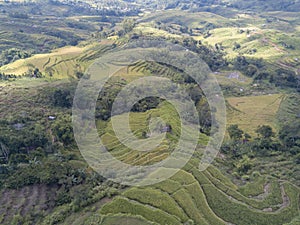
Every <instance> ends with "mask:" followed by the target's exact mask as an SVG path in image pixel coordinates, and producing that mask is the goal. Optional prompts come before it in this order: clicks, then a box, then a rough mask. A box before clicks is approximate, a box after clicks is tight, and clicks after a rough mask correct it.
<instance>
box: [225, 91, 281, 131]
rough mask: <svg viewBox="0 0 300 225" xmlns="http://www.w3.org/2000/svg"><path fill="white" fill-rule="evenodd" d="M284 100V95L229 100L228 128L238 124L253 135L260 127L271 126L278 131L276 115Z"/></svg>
mask: <svg viewBox="0 0 300 225" xmlns="http://www.w3.org/2000/svg"><path fill="white" fill-rule="evenodd" d="M283 98H284V96H283V95H282V94H273V95H262V96H247V97H233V98H227V102H228V104H229V106H230V109H229V110H228V114H227V120H228V126H229V125H231V124H238V125H239V127H240V128H241V129H242V130H245V131H246V132H248V133H249V134H252V135H253V134H254V133H255V130H256V129H257V127H258V126H259V125H270V126H271V127H272V128H274V129H275V130H277V125H276V114H277V112H278V109H279V106H280V104H281V102H282V100H283Z"/></svg>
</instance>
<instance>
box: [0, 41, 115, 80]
mask: <svg viewBox="0 0 300 225" xmlns="http://www.w3.org/2000/svg"><path fill="white" fill-rule="evenodd" d="M110 44H111V42H110V41H106V42H105V43H104V42H103V43H100V44H99V43H95V44H91V45H87V46H79V47H77V46H68V47H64V48H60V49H56V50H54V51H52V52H51V53H48V54H37V55H34V56H32V57H30V58H27V59H20V60H17V61H15V62H13V63H10V64H8V65H5V66H2V67H0V72H4V73H6V74H15V75H18V76H22V75H24V74H25V73H27V72H28V70H29V69H35V68H38V69H39V71H40V72H42V73H43V75H45V76H46V77H54V78H57V79H62V78H68V77H74V76H75V72H76V71H79V72H85V70H86V69H87V67H88V65H90V64H91V63H92V62H93V60H95V59H96V58H97V57H99V56H100V55H101V54H102V53H104V52H105V51H106V50H108V49H109V48H110Z"/></svg>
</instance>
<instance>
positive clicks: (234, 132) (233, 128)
mask: <svg viewBox="0 0 300 225" xmlns="http://www.w3.org/2000/svg"><path fill="white" fill-rule="evenodd" d="M227 131H228V133H229V137H230V138H231V139H232V140H235V141H237V140H240V139H242V137H243V134H244V131H242V130H241V129H240V128H239V126H238V125H237V124H234V125H230V126H229V127H228V129H227Z"/></svg>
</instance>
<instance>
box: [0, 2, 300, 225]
mask: <svg viewBox="0 0 300 225" xmlns="http://www.w3.org/2000/svg"><path fill="white" fill-rule="evenodd" d="M17 2H22V4H20V3H17ZM98 4H100V3H98V2H96V1H89V2H86V1H82V2H79V1H76V3H75V2H70V1H52V0H51V1H10V2H8V1H1V2H0V8H1V10H0V27H1V31H0V51H1V54H0V102H1V103H0V118H1V119H0V193H1V197H0V223H1V224H4V225H5V224H45V225H46V224H47V225H48V224H53V225H54V224H66V225H69V224H80V225H82V224H86V225H92V224H104V225H111V224H116V225H117V224H118V225H119V224H133V225H134V224H142V225H158V224H170V225H174V224H186V225H192V224H194V225H196V224H203V225H205V224H207V225H211V224H212V225H225V224H236V225H248V224H249V225H254V224H259V225H277V224H278V225H282V224H287V225H295V224H299V211H300V205H299V198H300V189H299V185H300V183H299V181H300V175H299V174H300V173H299V171H300V169H299V165H300V133H299V130H300V111H299V102H300V97H299V93H298V92H299V90H300V80H299V72H300V61H299V60H300V45H299V41H300V39H299V34H300V17H299V13H297V12H298V11H299V10H298V8H299V3H298V2H297V1H295V2H290V1H275V2H274V1H264V2H262V1H252V2H249V1H244V0H239V1H214V0H211V1H201V3H200V2H199V1H186V0H183V1H179V2H178V1H175V0H174V1H173V0H168V1H140V0H133V1H101V5H100V6H101V7H98V8H97V6H99V5H98ZM156 9H163V10H162V11H157V10H156ZM164 9H168V11H165V10H164ZM297 10H298V11H297ZM292 11H295V12H292ZM149 12H150V13H149ZM136 39H140V40H149V39H150V40H163V41H167V42H171V43H174V44H178V45H181V46H183V47H185V48H186V50H187V52H189V51H192V52H194V53H196V54H197V55H198V56H199V57H200V58H201V59H203V60H204V61H205V62H206V63H207V64H208V66H209V67H210V68H211V70H212V71H213V73H214V75H215V76H216V78H217V80H218V81H219V83H220V86H221V88H222V89H223V91H224V95H225V98H226V104H227V120H228V126H227V133H226V137H225V140H224V143H223V145H222V148H221V152H220V154H219V155H218V157H217V158H216V160H215V161H214V163H213V165H211V166H210V167H209V168H208V169H207V170H206V171H200V170H199V169H198V165H199V161H200V159H201V156H202V153H203V147H204V146H205V145H206V144H207V142H208V139H209V138H208V135H209V134H210V127H211V122H212V119H214V118H211V116H210V112H211V110H215V109H214V108H210V107H209V104H208V102H207V99H206V97H205V94H204V93H203V92H202V90H201V89H200V88H199V87H198V85H197V84H196V83H195V81H194V80H193V79H192V78H191V77H189V76H188V75H187V74H184V73H183V72H182V71H181V70H180V68H174V67H171V66H169V65H164V64H161V63H154V62H146V61H139V62H136V63H133V64H132V65H130V66H128V67H126V68H124V69H122V70H120V71H118V72H117V73H116V74H115V75H114V76H113V77H111V79H110V80H109V81H108V82H107V84H106V85H105V87H104V89H103V90H102V91H101V93H100V94H99V97H98V99H97V104H96V115H95V117H96V125H97V129H98V133H99V136H100V138H101V139H102V141H103V143H104V145H105V146H106V148H107V149H108V150H109V151H110V153H111V154H112V155H113V156H115V157H116V158H117V159H119V160H121V161H123V162H124V163H128V164H132V165H150V164H153V163H156V162H159V161H161V160H163V159H166V158H167V157H168V156H169V155H170V154H171V153H172V151H173V150H174V149H175V147H176V145H177V144H178V138H179V136H180V134H181V132H185V131H181V127H180V122H181V121H180V118H179V115H178V113H177V112H176V110H175V108H174V107H173V106H172V105H171V104H169V103H167V102H166V101H165V100H163V99H160V98H156V97H149V98H145V99H141V100H140V101H139V102H137V103H136V104H135V105H134V106H133V108H132V110H131V112H130V113H129V118H130V120H129V123H130V128H131V131H132V132H133V134H134V135H135V136H136V137H137V138H139V139H141V140H145V141H147V138H149V137H150V136H151V135H153V133H158V134H159V133H160V134H161V133H165V138H164V139H163V141H162V142H161V143H160V145H158V146H157V147H156V148H155V149H154V150H152V151H150V152H138V151H132V150H131V149H129V148H128V147H127V146H125V145H124V144H122V143H121V141H120V140H119V139H118V138H117V137H116V133H115V131H114V129H113V127H112V122H111V119H112V118H111V116H112V115H111V108H112V103H113V102H114V100H115V98H116V96H117V95H118V93H119V92H120V90H121V89H122V88H123V87H125V86H126V85H127V84H129V83H130V82H131V81H134V80H136V79H138V78H141V77H144V76H149V75H156V76H158V77H164V78H169V79H170V80H171V81H173V82H175V83H176V84H177V85H178V86H180V87H181V88H182V90H185V91H186V92H187V93H188V94H189V95H190V97H191V99H192V100H193V101H194V104H195V107H196V109H197V112H198V113H199V115H200V118H199V123H200V126H201V129H200V130H199V141H198V142H199V145H198V146H197V149H196V152H195V154H194V155H193V157H192V158H191V160H190V161H189V163H188V164H187V165H186V166H185V167H184V168H182V169H181V170H180V171H178V172H177V173H176V174H175V175H174V176H172V177H171V178H169V179H167V180H165V181H163V182H161V183H158V184H155V185H151V186H147V187H125V186H123V185H120V184H116V183H113V182H111V181H109V180H106V179H105V178H103V177H101V176H100V175H99V174H97V173H96V172H94V171H93V170H92V169H91V168H90V166H89V165H87V163H86V162H85V161H84V159H83V158H82V156H81V154H80V152H79V150H78V148H77V145H76V142H75V140H74V135H73V127H72V115H71V107H72V104H73V97H74V93H75V90H76V86H77V84H78V80H79V79H81V78H82V77H83V76H84V72H85V71H86V69H87V68H88V66H89V65H91V64H92V63H93V62H94V61H95V60H96V59H98V58H99V57H101V56H103V55H105V54H107V53H108V52H109V51H114V49H115V48H116V47H123V46H126V45H127V44H128V43H132V42H133V41H134V40H136ZM188 61H189V60H188V59H187V63H190V62H188ZM145 85H147V84H145ZM136 88H138V87H136ZM139 88H143V86H142V85H141V87H139ZM134 94H137V93H134ZM129 98H130V96H128V97H127V98H126V99H125V100H128V99H129ZM82 104H84V101H82ZM124 104H125V103H124ZM126 116H127V114H125V113H124V112H123V111H122V110H120V112H118V115H114V119H116V120H119V121H121V120H124V118H126ZM158 117H160V118H161V119H162V120H163V122H164V125H162V124H161V123H159V122H157V123H154V125H153V124H152V123H150V122H152V121H151V119H153V118H158ZM150 125H151V127H149V126H150ZM152 125H153V126H152ZM125 138H126V137H125ZM95 150H96V149H95ZM164 169H165V168H162V169H161V170H159V171H157V173H163V172H164ZM150 176H151V175H150Z"/></svg>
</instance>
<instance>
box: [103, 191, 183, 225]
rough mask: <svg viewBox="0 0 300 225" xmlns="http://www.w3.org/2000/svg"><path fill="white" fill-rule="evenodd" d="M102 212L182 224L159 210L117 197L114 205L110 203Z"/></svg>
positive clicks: (157, 221) (168, 224) (160, 222)
mask: <svg viewBox="0 0 300 225" xmlns="http://www.w3.org/2000/svg"><path fill="white" fill-rule="evenodd" d="M100 212H101V213H102V214H109V213H113V214H118V213H126V214H131V215H140V216H142V217H144V218H145V219H147V220H149V221H153V222H156V223H159V224H166V225H176V224H180V221H179V220H177V219H176V218H175V217H173V216H171V215H169V214H167V213H165V212H163V211H161V210H159V209H153V208H150V207H148V206H145V205H142V204H140V203H137V202H133V201H130V200H127V199H125V198H121V197H117V198H115V200H114V201H113V202H112V203H108V204H107V205H105V206H104V207H103V208H102V209H101V211H100Z"/></svg>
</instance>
